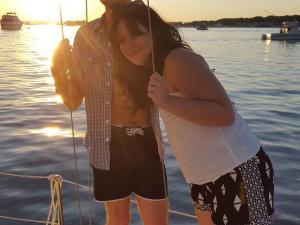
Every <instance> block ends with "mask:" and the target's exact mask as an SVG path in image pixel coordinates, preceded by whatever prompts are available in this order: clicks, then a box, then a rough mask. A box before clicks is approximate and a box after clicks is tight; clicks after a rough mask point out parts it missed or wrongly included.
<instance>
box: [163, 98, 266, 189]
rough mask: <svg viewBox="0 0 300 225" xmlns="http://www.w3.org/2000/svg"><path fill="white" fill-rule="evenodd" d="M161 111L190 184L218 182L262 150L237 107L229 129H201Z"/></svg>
mask: <svg viewBox="0 0 300 225" xmlns="http://www.w3.org/2000/svg"><path fill="white" fill-rule="evenodd" d="M174 95H175V94H174ZM176 95H178V94H177V93H176ZM159 112H160V115H161V118H162V120H163V122H164V125H165V128H166V132H167V136H168V139H169V143H170V145H171V149H172V151H173V153H174V155H175V157H176V159H177V162H178V164H179V167H180V169H181V171H182V173H183V175H184V177H185V179H186V181H187V182H188V183H193V184H199V185H201V184H204V183H207V182H211V181H215V180H216V179H218V178H219V177H220V176H222V175H224V174H226V173H228V172H230V171H231V170H232V169H233V168H235V167H237V166H239V165H240V164H242V163H243V162H245V161H247V160H248V159H250V158H251V157H252V156H254V155H255V154H256V153H257V152H258V150H259V148H260V144H259V142H258V140H257V138H256V137H255V136H254V135H253V134H252V133H251V131H250V128H249V127H248V125H247V123H246V122H245V121H244V120H243V119H242V117H241V116H240V114H239V113H238V112H237V111H236V109H235V107H234V112H235V120H234V122H233V124H232V125H230V126H226V127H206V126H201V125H199V124H196V123H193V122H191V121H188V120H186V119H183V118H182V117H179V116H176V115H174V114H171V113H169V112H166V111H164V110H162V109H160V110H159Z"/></svg>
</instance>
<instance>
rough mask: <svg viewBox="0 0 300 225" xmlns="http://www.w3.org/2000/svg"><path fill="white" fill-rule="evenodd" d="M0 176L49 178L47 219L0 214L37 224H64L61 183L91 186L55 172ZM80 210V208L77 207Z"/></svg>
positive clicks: (188, 215)
mask: <svg viewBox="0 0 300 225" xmlns="http://www.w3.org/2000/svg"><path fill="white" fill-rule="evenodd" d="M0 175H1V176H11V177H15V178H24V179H44V180H45V179H46V180H49V184H50V194H51V202H50V207H49V212H48V218H47V220H46V221H45V220H32V219H25V218H16V217H10V216H4V215H0V219H3V220H13V221H19V222H28V223H37V224H46V225H64V220H63V208H62V196H61V188H62V184H63V183H67V184H70V185H74V186H77V187H80V188H82V189H85V190H89V191H90V192H91V191H92V188H91V187H88V186H85V185H82V184H78V183H76V182H73V181H69V180H65V179H63V178H62V176H60V175H57V174H50V175H48V176H29V175H20V174H13V173H2V172H0ZM131 202H132V203H134V204H137V202H136V201H135V200H131ZM79 210H80V209H79ZM169 213H172V214H176V215H178V216H183V217H187V218H192V219H197V218H196V216H195V215H192V214H189V213H185V212H180V211H177V210H171V209H169ZM91 214H92V213H91V210H90V225H91Z"/></svg>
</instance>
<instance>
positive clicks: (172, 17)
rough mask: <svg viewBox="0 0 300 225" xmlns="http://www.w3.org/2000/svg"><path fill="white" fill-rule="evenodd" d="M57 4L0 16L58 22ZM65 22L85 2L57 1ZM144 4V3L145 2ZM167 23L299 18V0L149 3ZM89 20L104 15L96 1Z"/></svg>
mask: <svg viewBox="0 0 300 225" xmlns="http://www.w3.org/2000/svg"><path fill="white" fill-rule="evenodd" d="M58 1H59V0H0V14H1V15H3V14H5V13H6V12H8V11H15V12H17V14H18V15H19V17H20V19H21V20H24V21H32V20H51V21H58V20H59V13H58ZM60 1H61V4H62V12H63V19H64V20H83V19H84V18H85V0H60ZM144 2H146V0H144ZM150 4H151V6H152V7H153V8H154V9H156V10H157V11H158V12H159V13H160V14H161V15H162V17H163V18H164V19H166V20H167V21H184V22H187V21H194V20H216V19H221V18H236V17H254V16H268V15H271V14H273V15H276V16H282V15H295V14H298V15H299V14H300V0H284V1H282V0H251V1H246V0H150ZM88 5H89V20H92V19H95V18H97V17H98V16H99V15H101V14H102V13H103V12H104V7H103V6H102V5H101V3H100V1H99V0H88Z"/></svg>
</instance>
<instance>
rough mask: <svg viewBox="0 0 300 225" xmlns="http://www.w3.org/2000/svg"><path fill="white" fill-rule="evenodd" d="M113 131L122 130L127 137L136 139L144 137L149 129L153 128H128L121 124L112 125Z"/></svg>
mask: <svg viewBox="0 0 300 225" xmlns="http://www.w3.org/2000/svg"><path fill="white" fill-rule="evenodd" d="M112 129H118V130H119V129H120V130H122V131H123V132H124V133H125V134H126V135H127V136H130V137H135V136H136V135H140V136H144V135H145V132H146V131H148V130H149V129H152V126H150V125H149V126H145V127H128V126H124V125H119V124H112Z"/></svg>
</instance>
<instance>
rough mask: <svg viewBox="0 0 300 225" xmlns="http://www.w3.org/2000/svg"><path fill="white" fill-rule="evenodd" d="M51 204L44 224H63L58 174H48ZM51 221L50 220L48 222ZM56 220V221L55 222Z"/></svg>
mask: <svg viewBox="0 0 300 225" xmlns="http://www.w3.org/2000/svg"><path fill="white" fill-rule="evenodd" d="M49 181H50V193H51V204H50V209H49V214H48V219H47V223H46V225H50V224H51V225H54V224H59V225H63V222H64V221H63V209H62V199H61V187H62V177H61V176H60V175H50V176H49ZM50 221H51V222H50ZM56 221H57V222H56Z"/></svg>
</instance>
